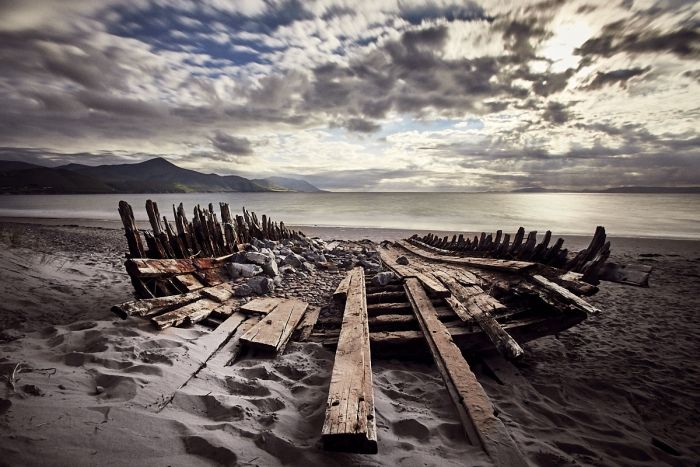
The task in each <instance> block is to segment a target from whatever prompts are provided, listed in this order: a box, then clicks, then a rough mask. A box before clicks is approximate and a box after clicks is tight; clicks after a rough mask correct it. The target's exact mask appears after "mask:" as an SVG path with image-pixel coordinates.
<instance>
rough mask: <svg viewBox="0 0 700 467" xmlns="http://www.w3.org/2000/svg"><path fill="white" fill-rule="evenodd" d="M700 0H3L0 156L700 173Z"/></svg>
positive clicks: (303, 172) (453, 170)
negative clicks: (601, 0) (673, 0)
mask: <svg viewBox="0 0 700 467" xmlns="http://www.w3.org/2000/svg"><path fill="white" fill-rule="evenodd" d="M699 12H700V4H698V2H692V1H688V2H682V1H675V2H668V1H660V2H653V1H635V2H632V1H623V2H598V1H594V2H591V1H574V0H571V1H567V0H562V1H542V2H530V1H513V2H503V1H493V2H479V3H477V2H463V1H460V2H450V1H433V2H419V1H379V0H371V1H366V2H365V1H353V2H347V1H331V0H327V1H312V2H302V1H275V0H265V1H256V0H247V1H230V2H227V1H221V0H206V1H197V2H189V1H185V0H178V1H165V0H155V1H149V0H104V1H100V2H94V1H87V0H70V1H68V0H66V1H46V2H39V1H36V2H13V1H2V2H0V56H1V57H2V58H1V62H2V64H3V65H2V67H0V105H1V106H2V109H3V110H2V113H0V146H1V147H2V148H0V158H2V159H19V160H26V161H29V162H37V163H40V164H44V165H59V164H65V163H69V162H78V163H87V164H100V163H114V162H136V161H141V160H145V159H149V158H152V157H156V156H163V157H166V158H168V159H169V160H170V161H172V162H174V163H175V164H178V165H180V166H182V167H186V168H191V169H196V170H200V171H204V172H215V173H219V174H237V175H242V176H250V177H265V176H270V175H281V176H292V177H298V178H304V179H306V180H308V181H310V182H312V183H314V184H316V185H318V186H319V187H320V188H323V189H330V190H369V191H482V190H512V189H518V188H525V187H543V188H550V189H583V188H585V189H596V188H606V187H611V186H628V185H634V186H682V185H700V144H699V143H700V135H699V134H698V128H699V127H700V125H699V124H698V122H699V114H700V92H699V91H700V32H699V26H700V20H699V19H698V18H700V16H699Z"/></svg>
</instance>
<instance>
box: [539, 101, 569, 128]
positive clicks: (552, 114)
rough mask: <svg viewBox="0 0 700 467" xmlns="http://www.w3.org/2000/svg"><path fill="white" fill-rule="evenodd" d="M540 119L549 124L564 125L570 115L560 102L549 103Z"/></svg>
mask: <svg viewBox="0 0 700 467" xmlns="http://www.w3.org/2000/svg"><path fill="white" fill-rule="evenodd" d="M542 118H544V119H545V120H547V121H548V122H551V123H556V124H561V123H566V122H567V121H568V120H569V118H571V115H570V114H569V112H568V111H567V110H566V106H565V105H564V104H562V103H560V102H554V101H552V102H549V103H548V104H547V108H546V109H545V111H544V113H543V114H542Z"/></svg>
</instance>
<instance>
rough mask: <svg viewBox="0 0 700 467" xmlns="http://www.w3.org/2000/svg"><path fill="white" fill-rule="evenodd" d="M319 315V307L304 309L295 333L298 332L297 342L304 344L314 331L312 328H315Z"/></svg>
mask: <svg viewBox="0 0 700 467" xmlns="http://www.w3.org/2000/svg"><path fill="white" fill-rule="evenodd" d="M320 313H321V307H319V306H310V307H308V308H307V309H306V313H304V317H303V318H302V320H301V323H299V326H297V331H298V332H299V336H298V340H299V341H300V342H305V341H306V340H308V339H309V336H310V335H311V333H312V332H313V330H314V326H316V322H317V321H318V316H319V314H320Z"/></svg>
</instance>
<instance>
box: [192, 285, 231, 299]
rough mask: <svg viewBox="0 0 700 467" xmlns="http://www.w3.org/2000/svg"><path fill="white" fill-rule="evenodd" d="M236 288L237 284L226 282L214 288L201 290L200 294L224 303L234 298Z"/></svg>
mask: <svg viewBox="0 0 700 467" xmlns="http://www.w3.org/2000/svg"><path fill="white" fill-rule="evenodd" d="M234 288H235V284H233V283H231V282H225V283H223V284H219V285H216V286H214V287H205V288H203V289H200V292H201V293H202V296H203V297H206V298H208V299H210V300H214V301H215V302H219V303H224V302H225V301H226V300H230V299H231V298H232V297H233V289H234Z"/></svg>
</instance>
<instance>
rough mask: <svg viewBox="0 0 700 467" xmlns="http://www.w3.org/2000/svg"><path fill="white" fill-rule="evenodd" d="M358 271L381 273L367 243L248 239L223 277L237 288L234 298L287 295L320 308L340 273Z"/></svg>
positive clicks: (228, 265)
mask: <svg viewBox="0 0 700 467" xmlns="http://www.w3.org/2000/svg"><path fill="white" fill-rule="evenodd" d="M358 265H359V266H363V267H364V268H365V269H366V270H367V271H368V272H377V271H380V270H381V263H380V260H379V255H378V254H377V252H376V249H375V245H374V244H373V243H372V242H370V241H362V242H348V241H332V242H326V241H324V240H322V239H320V238H308V237H301V236H300V237H297V238H287V239H283V240H280V241H274V240H258V239H257V238H253V239H252V240H251V242H250V243H247V244H245V246H244V251H240V252H238V253H236V254H235V255H234V256H233V257H232V258H231V260H230V262H228V263H227V264H226V271H227V273H228V274H229V276H230V277H231V278H232V279H233V280H234V281H236V282H237V283H238V285H237V286H236V288H235V289H234V293H235V295H236V296H238V297H248V296H251V295H268V294H272V295H277V296H284V297H286V296H290V295H291V296H298V297H299V296H301V297H300V298H304V299H306V300H307V301H308V302H309V303H312V304H313V303H316V304H319V305H322V304H323V302H324V301H325V300H326V299H327V297H328V295H329V294H330V293H332V292H333V290H334V289H335V287H336V286H337V283H338V282H339V281H340V279H341V274H340V272H341V271H346V270H350V269H352V268H353V267H355V266H358ZM326 289H328V290H326Z"/></svg>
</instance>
